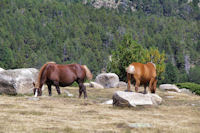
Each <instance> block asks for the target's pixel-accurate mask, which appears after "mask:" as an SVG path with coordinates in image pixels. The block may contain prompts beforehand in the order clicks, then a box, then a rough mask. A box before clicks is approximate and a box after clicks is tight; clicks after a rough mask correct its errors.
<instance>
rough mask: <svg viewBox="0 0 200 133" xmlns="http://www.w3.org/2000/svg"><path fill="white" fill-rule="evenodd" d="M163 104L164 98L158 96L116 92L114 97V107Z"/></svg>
mask: <svg viewBox="0 0 200 133" xmlns="http://www.w3.org/2000/svg"><path fill="white" fill-rule="evenodd" d="M161 103H162V98H161V97H159V96H158V95H156V94H142V93H135V92H124V91H116V92H115V93H114V95H113V105H114V106H121V107H135V106H138V105H159V104H161Z"/></svg>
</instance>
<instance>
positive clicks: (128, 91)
mask: <svg viewBox="0 0 200 133" xmlns="http://www.w3.org/2000/svg"><path fill="white" fill-rule="evenodd" d="M124 91H125V92H133V91H132V90H124Z"/></svg>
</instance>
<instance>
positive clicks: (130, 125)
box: [128, 123, 152, 128]
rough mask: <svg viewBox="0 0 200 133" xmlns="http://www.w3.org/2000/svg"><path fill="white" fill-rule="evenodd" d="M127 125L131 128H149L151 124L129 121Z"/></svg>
mask: <svg viewBox="0 0 200 133" xmlns="http://www.w3.org/2000/svg"><path fill="white" fill-rule="evenodd" d="M128 126H129V127H131V128H151V127H152V125H151V124H149V123H129V124H128Z"/></svg>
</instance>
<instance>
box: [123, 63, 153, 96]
mask: <svg viewBox="0 0 200 133" xmlns="http://www.w3.org/2000/svg"><path fill="white" fill-rule="evenodd" d="M126 72H127V80H128V88H127V91H130V84H131V76H133V78H134V79H135V81H136V84H135V91H136V92H138V87H139V86H140V84H143V85H144V94H146V93H147V92H146V87H147V85H148V83H149V89H150V91H151V93H155V92H156V84H157V79H156V66H155V64H153V63H151V62H148V63H147V64H142V63H136V62H133V63H132V64H130V65H129V66H128V67H127V68H126Z"/></svg>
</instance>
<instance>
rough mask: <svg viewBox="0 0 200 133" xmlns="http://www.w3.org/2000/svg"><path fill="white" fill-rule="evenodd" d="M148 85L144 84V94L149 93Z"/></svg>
mask: <svg viewBox="0 0 200 133" xmlns="http://www.w3.org/2000/svg"><path fill="white" fill-rule="evenodd" d="M146 88H147V85H146V84H144V94H147V89H146Z"/></svg>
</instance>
